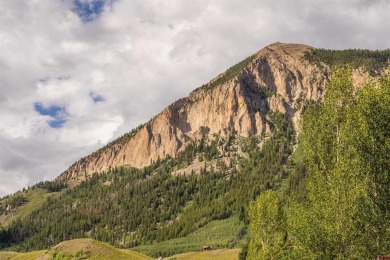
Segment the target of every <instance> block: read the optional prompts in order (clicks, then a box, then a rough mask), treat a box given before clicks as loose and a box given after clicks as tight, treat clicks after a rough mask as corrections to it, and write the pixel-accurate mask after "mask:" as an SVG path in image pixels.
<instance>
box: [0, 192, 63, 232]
mask: <svg viewBox="0 0 390 260" xmlns="http://www.w3.org/2000/svg"><path fill="white" fill-rule="evenodd" d="M60 194H61V192H48V191H47V190H45V189H42V188H34V189H28V190H26V191H19V192H17V193H15V194H14V195H11V196H8V197H6V198H3V199H2V200H0V224H1V225H2V226H3V227H8V226H9V224H10V223H11V222H12V221H13V220H16V219H18V218H24V217H25V216H27V215H29V214H30V213H31V212H33V211H34V210H36V209H38V208H39V207H41V206H42V204H44V202H46V201H47V199H48V198H49V197H51V198H55V197H57V196H59V195H60Z"/></svg>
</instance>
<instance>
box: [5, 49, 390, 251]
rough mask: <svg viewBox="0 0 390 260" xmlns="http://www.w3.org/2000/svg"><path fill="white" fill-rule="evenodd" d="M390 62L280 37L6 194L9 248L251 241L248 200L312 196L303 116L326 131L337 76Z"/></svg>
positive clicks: (360, 82) (387, 55)
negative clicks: (60, 168)
mask: <svg viewBox="0 0 390 260" xmlns="http://www.w3.org/2000/svg"><path fill="white" fill-rule="evenodd" d="M389 61H390V51H389V50H385V51H369V50H345V51H333V50H324V49H315V48H313V47H310V46H307V45H302V44H284V43H274V44H271V45H269V46H267V47H265V48H263V49H262V50H260V51H259V52H257V53H255V54H253V55H252V56H250V57H248V58H247V59H245V60H244V61H242V62H240V63H238V64H236V65H234V66H233V67H231V68H229V69H228V70H227V71H226V72H224V73H222V74H220V75H218V76H217V77H216V78H214V79H213V80H211V81H210V82H209V83H207V84H205V85H203V86H201V87H200V88H198V89H196V90H194V91H193V92H191V93H190V94H189V96H188V97H186V98H183V99H180V100H178V101H176V102H174V103H173V104H172V105H170V106H168V107H167V108H166V109H164V110H163V111H162V112H161V113H159V114H158V115H156V116H155V117H154V118H152V119H151V120H150V121H149V122H147V123H145V124H144V125H141V126H139V127H137V128H136V129H134V130H132V131H130V132H129V133H127V134H125V135H123V136H122V137H120V138H118V139H116V140H114V141H113V142H111V143H109V144H107V145H106V146H104V147H103V148H101V149H99V150H98V151H96V152H94V153H92V154H91V155H89V156H86V157H85V158H82V159H81V160H79V161H77V162H76V163H75V164H73V165H72V166H71V167H70V168H69V169H68V170H67V171H65V172H64V173H62V174H61V175H60V176H58V178H57V179H56V180H55V181H48V182H41V183H38V184H36V185H34V186H32V187H30V188H29V189H26V190H23V191H20V192H17V193H16V194H14V195H11V196H7V197H5V198H3V199H1V200H0V221H1V222H0V223H1V225H0V248H2V247H4V248H7V249H12V250H19V251H30V250H38V249H47V248H51V247H53V246H54V245H56V244H58V243H60V242H61V241H65V240H71V239H76V238H91V239H96V240H99V241H103V242H106V243H109V244H111V245H113V246H117V247H121V248H132V249H134V250H136V251H138V252H141V253H145V254H147V255H149V256H153V257H158V256H160V255H163V256H171V255H175V254H179V253H186V252H191V251H196V250H199V249H200V248H201V246H202V245H207V246H212V247H214V248H218V249H219V248H246V247H245V245H246V244H247V241H248V237H249V236H248V232H247V228H248V225H249V223H250V221H251V208H252V207H253V206H250V205H254V204H253V201H254V200H255V199H256V198H257V197H259V195H260V196H262V195H263V194H266V195H267V194H268V193H267V191H269V190H273V191H275V192H277V193H278V194H279V195H280V196H282V197H284V198H286V200H287V199H289V198H294V199H295V198H297V199H298V200H303V201H304V200H305V199H307V197H306V193H305V192H306V186H305V185H306V180H307V176H308V170H307V165H306V164H305V163H304V162H303V161H304V160H303V159H302V158H303V154H305V151H303V149H302V145H301V144H302V142H304V141H305V138H307V137H305V134H303V135H302V134H301V133H302V131H303V130H302V129H303V118H304V117H303V115H306V114H307V113H308V112H307V111H309V112H310V113H312V116H311V117H310V113H309V117H306V118H309V121H308V122H312V127H313V129H316V131H318V134H319V135H321V134H322V135H321V136H323V138H324V139H326V138H327V135H326V134H324V133H321V129H320V127H322V126H324V127H325V126H326V127H328V125H329V124H331V123H332V121H331V120H333V119H334V117H329V124H327V122H325V123H323V125H320V126H316V123H315V122H316V121H315V119H316V116H317V114H315V111H318V109H320V108H321V106H322V105H321V104H322V103H323V102H324V99H325V100H326V93H327V91H328V90H327V88H328V86H329V84H330V82H331V79H332V77H333V74H334V73H335V72H336V73H337V72H338V71H339V69H338V68H339V67H340V66H341V67H343V66H347V68H348V69H347V70H346V71H351V75H350V76H351V79H350V81H351V84H352V85H353V87H354V88H355V89H354V90H355V91H357V90H360V89H364V83H366V82H371V83H372V82H377V83H378V82H386V80H384V79H383V78H380V77H381V75H384V74H385V71H386V70H385V68H386V66H388V64H389ZM348 73H349V72H348ZM348 73H347V72H346V74H347V75H349V74H348ZM336 79H337V78H336ZM348 80H349V79H348ZM348 80H344V81H340V82H342V84H344V83H345V84H346V85H348V84H349V82H350V81H348ZM333 84H334V83H333ZM340 84H341V83H340ZM341 89H343V88H342V87H341ZM367 89H368V88H367ZM374 89H375V88H374ZM378 89H379V88H378ZM372 92H373V93H375V91H372ZM336 96H337V95H336ZM379 96H380V95H379ZM334 99H335V98H334ZM350 100H352V101H353V98H350ZM367 100H369V99H367ZM374 101H375V100H374ZM381 102H382V101H381V100H379V101H378V104H381ZM382 103H383V102H382ZM378 104H363V105H364V106H367V107H369V106H371V105H372V106H373V107H375V106H376V105H378ZM363 105H362V107H363ZM378 107H379V108H380V106H378ZM330 110H331V109H330ZM313 111H314V112H313ZM375 111H376V110H375V109H374V112H375ZM374 112H373V113H374ZM379 112H380V111H379ZM329 113H330V112H329ZM374 114H375V113H374ZM383 115H386V114H385V113H383ZM384 118H385V117H384ZM310 120H311V121H310ZM371 125H372V124H371ZM326 129H327V130H328V131H329V132H330V133H332V131H331V130H332V129H333V128H332V127H331V126H330V127H328V128H326ZM372 129H374V130H375V131H378V133H379V134H378V136H379V137H380V138H382V137H383V136H386V134H381V133H382V131H383V129H382V128H380V127H379V128H375V127H373V128H372ZM376 129H377V130H376ZM366 133H369V131H366ZM309 137H311V138H313V137H312V136H310V135H309ZM348 138H350V139H348V140H349V141H350V140H352V137H348ZM353 138H355V137H353ZM366 139H367V140H376V139H375V138H371V139H370V138H369V137H367V138H366ZM326 140H328V139H326ZM329 140H331V139H329ZM353 140H355V139H353ZM378 140H379V139H378ZM381 140H382V139H381ZM312 142H313V144H314V143H315V138H313V140H312ZM316 145H318V144H316ZM319 146H320V145H319ZM351 147H352V146H351ZM368 147H370V146H368ZM328 148H329V147H328ZM359 149H360V148H359ZM329 150H331V149H330V148H329ZM325 154H326V152H325ZM363 154H364V153H363ZM305 156H307V155H305ZM368 158H371V157H368ZM306 159H308V158H307V157H306V158H305V160H306ZM312 161H314V162H317V161H318V160H316V158H314V159H313V160H312ZM346 179H348V178H346ZM325 190H326V189H325ZM378 194H379V193H378ZM269 198H271V199H272V198H273V197H272V196H271V195H270V197H267V198H266V199H269ZM275 201H276V202H275V203H279V202H278V201H277V200H275ZM384 201H386V200H384ZM279 204H280V203H279ZM305 205H306V204H305ZM325 208H326V207H325ZM368 215H369V214H368ZM252 217H253V216H252ZM281 225H282V224H281ZM320 244H321V243H320ZM297 248H298V247H297ZM234 252H236V253H237V251H234ZM243 252H245V250H243Z"/></svg>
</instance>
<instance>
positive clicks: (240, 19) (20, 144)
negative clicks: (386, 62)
mask: <svg viewBox="0 0 390 260" xmlns="http://www.w3.org/2000/svg"><path fill="white" fill-rule="evenodd" d="M72 8H73V7H72V0H66V1H62V0H54V1H53V0H41V1H39V3H38V2H36V1H32V0H28V1H25V0H13V1H2V2H0V13H1V15H0V48H1V50H2V52H1V54H0V196H2V195H5V194H8V193H11V192H14V191H16V190H17V189H20V188H22V187H24V186H26V185H32V184H34V183H35V182H37V181H40V180H43V179H53V178H54V177H55V176H57V175H58V174H59V173H61V172H62V171H64V170H65V169H66V168H67V167H68V166H69V165H70V164H71V163H72V162H74V161H75V160H77V159H80V157H82V156H85V155H87V154H88V153H90V152H92V151H93V150H94V149H96V148H98V147H100V146H102V145H104V144H105V143H106V142H108V141H110V140H112V139H113V138H116V137H118V136H120V135H121V134H123V133H125V132H127V131H129V130H130V129H132V128H134V127H136V126H137V125H138V124H140V123H143V122H145V121H146V120H148V119H149V118H151V117H152V116H153V115H155V114H156V113H158V112H159V111H160V110H161V109H163V108H164V107H165V106H167V105H169V104H170V103H172V102H173V101H175V100H176V99H178V98H180V97H182V96H185V95H187V94H188V93H189V92H190V91H191V90H193V89H194V88H196V87H198V86H200V85H202V84H203V83H206V82H208V81H209V80H210V79H211V78H212V77H213V76H216V75H217V74H219V73H220V72H222V71H224V70H225V69H227V68H228V67H229V66H231V65H233V64H235V63H237V62H239V61H240V60H242V59H244V58H245V57H247V56H249V55H251V54H252V53H254V52H256V51H258V50H259V49H260V48H262V47H264V46H266V45H268V44H270V43H272V42H275V41H282V42H300V43H306V44H308V45H312V46H315V47H323V48H336V49H345V48H369V49H384V48H388V47H389V46H390V36H389V35H388V32H387V31H388V28H389V27H390V20H389V19H388V12H389V11H390V1H388V0H382V1H381V0H376V1H368V0H349V1H336V0H331V1H310V0H299V1H288V0H280V1H273V0H272V1H271V0H265V1H257V0H248V1H238V0H227V1H226V0H223V1H222V0H216V1H206V0H194V1H182V0H172V1H145V0H134V1H113V4H112V5H107V6H106V7H105V9H104V10H103V12H102V13H101V14H100V15H99V16H96V17H95V19H94V20H92V21H89V22H87V23H84V22H83V21H82V20H81V19H80V17H78V16H77V14H76V13H75V12H73V11H72ZM64 76H66V77H65V78H64ZM61 77H62V78H61ZM40 79H46V80H45V81H40ZM91 93H93V95H95V97H96V96H100V97H103V98H104V102H94V99H93V98H91ZM36 102H40V103H42V104H43V105H44V106H45V107H49V106H60V107H63V108H64V109H66V112H67V117H66V120H67V121H66V122H65V123H64V125H63V127H62V128H58V129H53V128H51V127H50V126H49V124H48V120H50V117H48V116H45V115H41V114H39V113H37V111H35V109H34V104H35V103H36Z"/></svg>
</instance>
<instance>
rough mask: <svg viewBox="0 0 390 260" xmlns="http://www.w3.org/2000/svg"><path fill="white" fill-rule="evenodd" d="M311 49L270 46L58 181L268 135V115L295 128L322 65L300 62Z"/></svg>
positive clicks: (318, 89) (318, 91)
mask: <svg viewBox="0 0 390 260" xmlns="http://www.w3.org/2000/svg"><path fill="white" fill-rule="evenodd" d="M312 49H313V48H312V47H309V46H306V45H301V44H283V43H275V44H271V45H269V46H267V47H265V48H264V49H262V50H260V51H259V52H257V53H255V54H254V55H252V56H250V57H248V58H247V59H245V60H244V61H242V62H240V63H238V64H237V65H235V66H233V67H232V68H230V69H229V70H227V71H226V72H224V73H222V74H220V75H219V76H217V77H216V78H214V79H213V80H211V81H210V82H209V83H208V84H205V85H203V86H202V87H200V88H198V89H196V90H194V91H193V92H192V93H191V94H190V95H189V96H188V97H186V98H183V99H180V100H178V101H176V102H174V103H173V104H172V105H170V106H169V107H167V108H166V109H164V110H163V111H162V112H161V113H159V114H158V115H157V116H155V117H154V118H153V119H152V120H150V121H149V122H147V123H146V124H144V125H142V126H140V127H138V128H137V129H135V130H133V131H132V132H130V133H128V134H126V135H125V136H123V137H120V138H118V139H117V140H115V141H113V142H112V143H110V144H109V145H107V146H105V147H104V148H102V149H100V150H98V151H97V152H95V153H93V154H91V155H89V156H87V157H85V158H82V159H81V160H79V161H78V162H76V163H75V164H74V165H72V166H71V167H70V168H69V169H68V170H67V171H65V172H64V173H62V174H61V175H60V176H59V177H58V180H61V181H66V182H69V183H78V182H80V181H81V180H84V179H85V176H91V175H92V173H94V172H104V171H109V170H110V169H113V168H115V167H119V166H125V165H128V166H133V167H137V168H141V167H144V166H147V165H150V164H151V163H152V162H154V161H156V160H157V159H164V158H166V157H167V156H173V157H174V156H176V155H177V154H178V153H179V152H181V151H183V150H184V149H185V147H186V146H187V145H188V144H189V143H191V142H194V141H196V140H200V139H201V137H202V136H203V135H210V136H211V135H213V134H220V135H221V137H223V138H225V137H227V136H229V135H230V134H233V133H234V134H236V135H237V136H243V137H248V136H251V135H260V134H262V133H265V134H270V132H271V129H270V123H269V119H268V116H267V115H268V113H272V112H280V113H283V114H285V113H286V114H287V115H288V116H289V118H291V119H292V120H293V122H294V125H295V128H296V129H300V115H301V112H302V108H303V106H302V104H303V102H304V101H305V100H319V99H320V98H321V96H322V94H323V90H324V87H325V85H326V82H327V80H328V75H329V68H328V66H326V65H325V66H317V65H316V64H312V63H310V62H309V61H307V60H305V59H304V58H303V56H304V54H305V52H308V51H310V50H312Z"/></svg>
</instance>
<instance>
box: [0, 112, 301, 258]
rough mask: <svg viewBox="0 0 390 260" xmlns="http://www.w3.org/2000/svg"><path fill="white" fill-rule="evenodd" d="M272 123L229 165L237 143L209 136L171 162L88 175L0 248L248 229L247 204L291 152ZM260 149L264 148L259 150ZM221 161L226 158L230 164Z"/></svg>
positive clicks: (284, 122)
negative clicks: (269, 132)
mask: <svg viewBox="0 0 390 260" xmlns="http://www.w3.org/2000/svg"><path fill="white" fill-rule="evenodd" d="M271 118H273V119H272V122H270V123H271V124H272V125H273V127H274V129H275V132H276V133H277V134H275V136H274V137H272V138H268V139H267V140H264V139H263V138H261V137H259V138H257V139H256V138H252V140H251V141H250V142H253V144H252V145H250V146H249V147H250V149H249V148H247V149H248V150H247V151H248V154H249V155H248V158H241V159H237V158H236V154H235V153H237V151H236V150H237V146H238V145H239V143H240V142H241V141H239V140H238V139H236V137H235V136H234V135H232V136H230V137H228V138H227V139H226V140H224V139H222V138H220V137H219V136H218V135H215V136H214V137H204V138H203V139H202V140H200V141H199V142H198V143H193V144H191V145H188V146H187V147H186V149H185V150H184V151H183V152H182V153H181V154H179V156H177V158H167V159H164V160H157V161H156V162H155V163H153V164H152V165H151V166H149V167H145V168H143V169H134V168H117V169H114V170H112V171H111V172H109V173H106V174H102V175H97V174H95V175H94V176H92V178H90V179H89V180H87V181H85V182H83V183H81V184H80V185H79V186H77V187H74V188H72V189H67V190H65V191H63V194H62V195H60V196H59V197H56V198H49V199H48V201H47V202H46V203H45V205H43V206H42V207H41V208H40V209H38V210H36V211H34V212H33V213H32V214H30V215H29V216H27V217H25V218H24V219H22V220H20V219H19V220H17V221H15V222H14V223H12V224H11V225H10V227H9V228H8V229H6V230H3V231H2V232H1V234H0V239H1V240H0V243H1V244H2V245H3V246H4V247H10V246H13V248H14V249H17V250H33V249H42V248H48V247H50V246H53V245H55V244H57V243H58V242H60V241H63V240H67V239H74V238H81V237H92V238H94V239H97V240H100V241H104V242H108V243H110V244H112V245H116V246H119V247H133V246H137V245H140V244H150V243H154V242H157V241H164V240H167V239H171V238H177V237H182V236H185V235H187V234H189V233H191V232H193V231H195V230H197V229H198V228H200V227H202V226H204V225H206V224H207V223H209V222H210V221H212V220H218V219H226V218H229V217H231V216H233V215H237V216H239V217H240V219H241V220H242V221H244V222H246V223H247V222H248V216H247V214H248V213H247V212H248V211H247V205H248V204H249V202H250V201H252V200H254V199H255V198H256V197H257V196H258V195H259V194H260V193H261V192H263V191H265V190H267V189H275V188H277V187H279V186H280V185H281V181H282V179H283V178H284V177H285V176H286V172H285V163H286V161H287V158H288V156H289V155H290V154H291V151H292V145H293V140H294V131H293V127H292V124H291V121H289V120H288V118H287V116H281V115H276V114H275V115H274V116H272V117H271ZM259 142H264V143H263V148H262V149H259V148H258V147H259V146H258V145H257V144H258V143H259ZM222 147H224V148H222ZM223 154H225V155H227V154H231V160H230V164H229V165H226V163H224V161H223V158H221V157H223ZM196 157H198V158H202V160H203V161H202V163H204V167H202V169H201V172H200V173H199V174H194V173H193V174H189V175H179V176H173V175H172V174H171V173H172V171H174V170H176V169H178V168H181V167H184V166H185V165H188V164H190V163H191V162H192V161H193V160H194V158H196Z"/></svg>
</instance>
